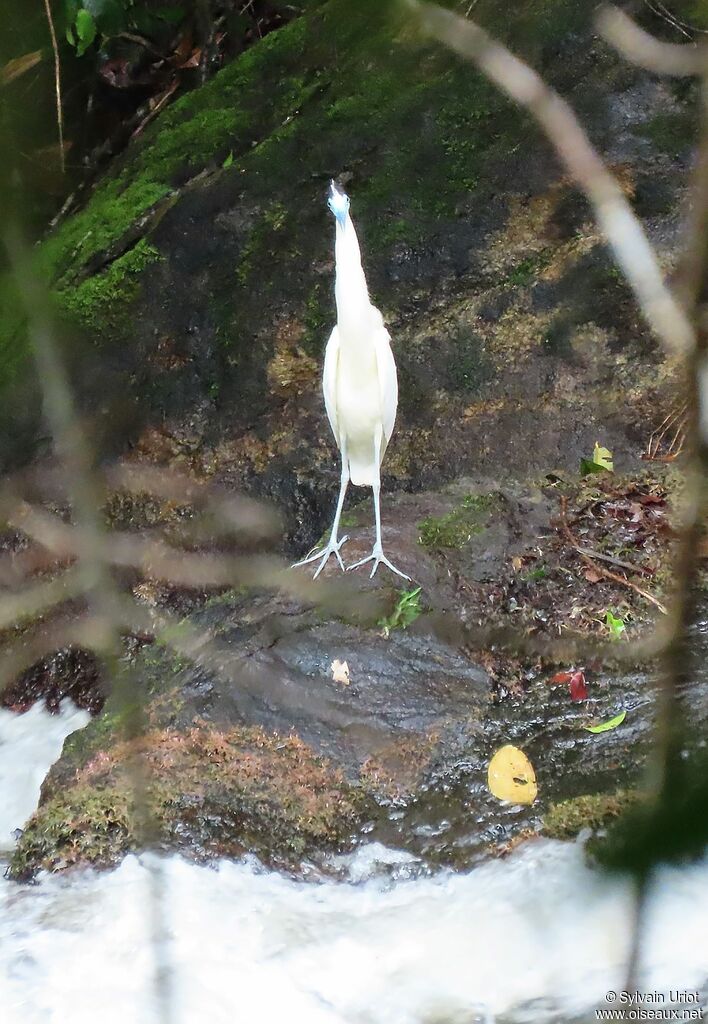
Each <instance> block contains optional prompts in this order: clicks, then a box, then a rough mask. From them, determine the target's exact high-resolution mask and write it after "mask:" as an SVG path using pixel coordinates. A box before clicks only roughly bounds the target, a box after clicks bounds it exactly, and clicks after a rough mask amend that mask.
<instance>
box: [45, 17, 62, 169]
mask: <svg viewBox="0 0 708 1024" xmlns="http://www.w3.org/2000/svg"><path fill="white" fill-rule="evenodd" d="M44 10H45V12H46V15H47V24H48V25H49V35H50V37H51V40H52V52H53V54H54V93H55V97H56V105H57V131H58V133H59V159H60V161H61V173H62V174H64V172H65V170H66V160H65V157H64V115H63V113H62V101H61V62H60V60H59V46H58V44H57V34H56V31H55V29H54V18H53V17H52V8H51V4H50V0H44Z"/></svg>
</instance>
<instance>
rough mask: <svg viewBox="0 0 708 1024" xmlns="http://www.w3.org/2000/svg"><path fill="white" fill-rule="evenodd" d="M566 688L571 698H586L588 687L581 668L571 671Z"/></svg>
mask: <svg viewBox="0 0 708 1024" xmlns="http://www.w3.org/2000/svg"><path fill="white" fill-rule="evenodd" d="M568 690H569V691H570V699H571V700H587V698H588V688H587V686H586V685H585V673H584V672H583V670H582V669H578V671H577V672H573V675H572V676H571V677H570V680H569V681H568Z"/></svg>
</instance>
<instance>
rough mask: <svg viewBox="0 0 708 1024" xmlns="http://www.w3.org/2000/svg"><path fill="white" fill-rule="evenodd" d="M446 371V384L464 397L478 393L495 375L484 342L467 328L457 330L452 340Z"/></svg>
mask: <svg viewBox="0 0 708 1024" xmlns="http://www.w3.org/2000/svg"><path fill="white" fill-rule="evenodd" d="M446 370H447V380H446V382H445V383H446V384H447V386H448V388H449V390H450V391H452V392H457V393H459V394H464V395H472V394H476V393H478V392H479V390H480V389H481V387H482V386H483V385H484V384H486V383H487V381H489V380H490V379H491V378H492V377H493V375H494V366H493V364H492V361H491V360H490V359H489V357H488V356H487V354H486V352H485V348H484V342H483V340H482V339H481V338H480V337H479V335H477V334H475V333H474V331H471V330H469V328H466V327H465V328H461V329H459V330H457V331H456V332H455V333H454V334H453V335H452V337H451V339H450V356H449V358H448V359H447V364H446Z"/></svg>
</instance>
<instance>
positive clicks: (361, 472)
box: [348, 440, 386, 487]
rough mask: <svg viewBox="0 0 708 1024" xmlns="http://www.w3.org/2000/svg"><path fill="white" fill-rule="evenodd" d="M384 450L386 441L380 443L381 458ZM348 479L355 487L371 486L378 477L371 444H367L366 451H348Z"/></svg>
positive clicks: (377, 468) (354, 449)
mask: <svg viewBox="0 0 708 1024" xmlns="http://www.w3.org/2000/svg"><path fill="white" fill-rule="evenodd" d="M385 451H386V441H385V440H384V443H383V445H382V451H381V460H383V457H384V452H385ZM348 462H349V479H350V480H351V482H352V483H353V484H355V485H356V486H357V487H372V486H373V485H374V484H375V483H376V481H377V480H378V478H379V467H378V466H377V465H376V458H375V455H374V451H373V445H372V446H371V447H369V446H368V445H367V450H366V451H357V450H356V448H355V447H354V448H353V450H350V451H349V452H348Z"/></svg>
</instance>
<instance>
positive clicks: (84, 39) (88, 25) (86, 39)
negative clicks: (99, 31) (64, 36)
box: [75, 7, 96, 57]
mask: <svg viewBox="0 0 708 1024" xmlns="http://www.w3.org/2000/svg"><path fill="white" fill-rule="evenodd" d="M75 27H76V35H77V37H78V44H77V46H76V52H77V53H78V55H79V57H81V56H83V54H84V53H86V51H87V50H88V48H89V46H90V45H91V43H92V42H93V41H94V39H95V38H96V22H95V21H94V20H93V15H92V14H91V12H90V11H87V10H86V8H85V7H82V8H81V9H80V11H79V12H78V14H77V15H76V23H75Z"/></svg>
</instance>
